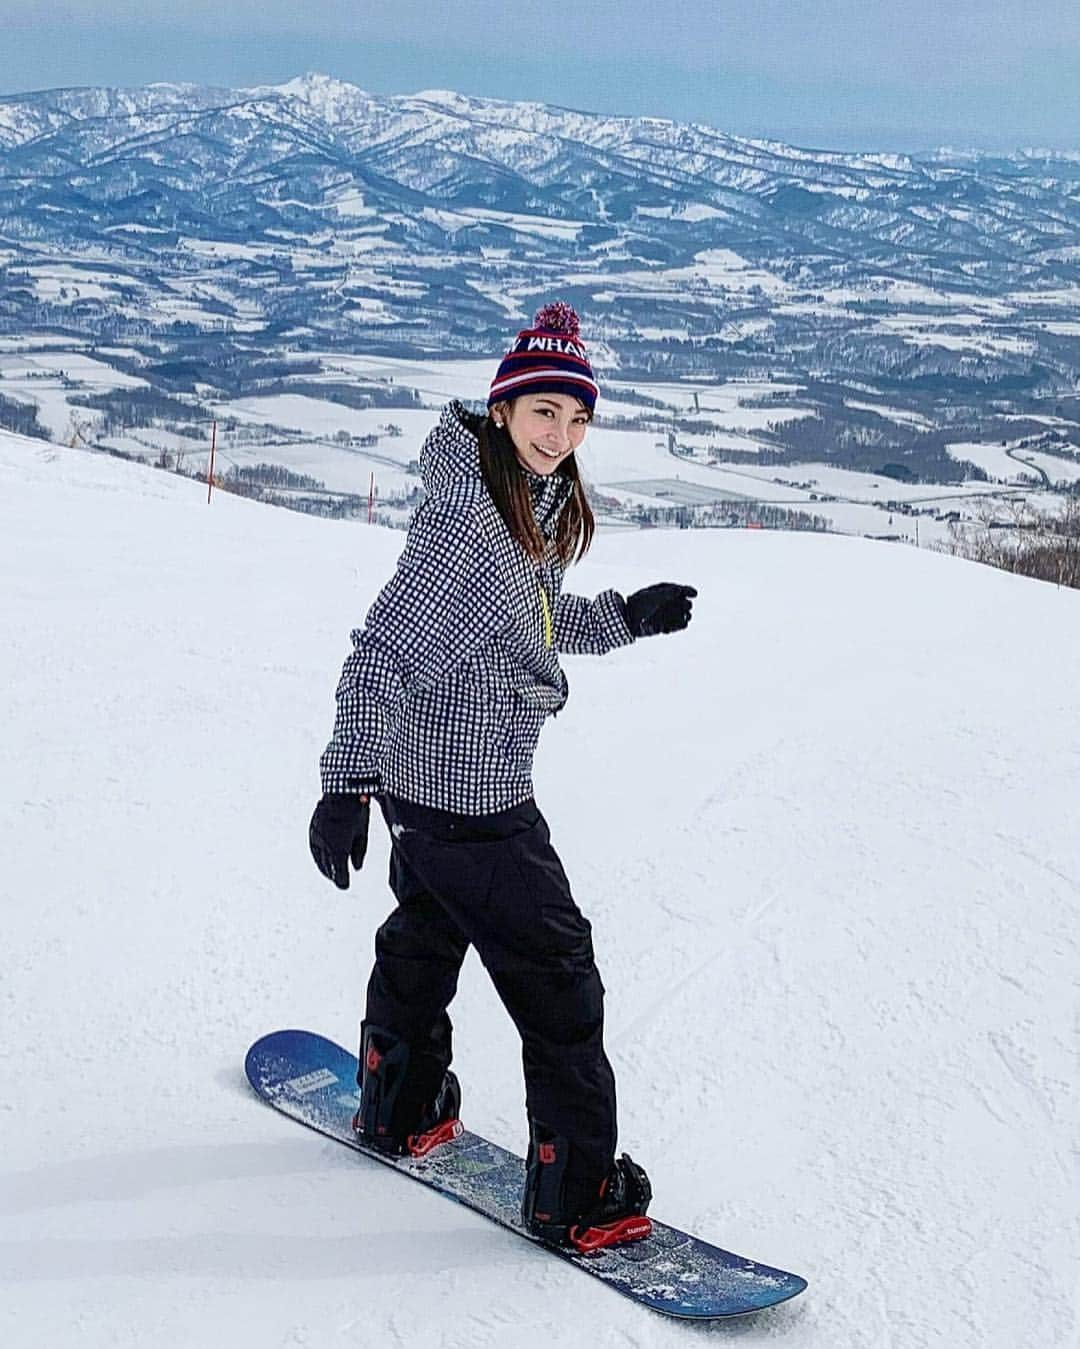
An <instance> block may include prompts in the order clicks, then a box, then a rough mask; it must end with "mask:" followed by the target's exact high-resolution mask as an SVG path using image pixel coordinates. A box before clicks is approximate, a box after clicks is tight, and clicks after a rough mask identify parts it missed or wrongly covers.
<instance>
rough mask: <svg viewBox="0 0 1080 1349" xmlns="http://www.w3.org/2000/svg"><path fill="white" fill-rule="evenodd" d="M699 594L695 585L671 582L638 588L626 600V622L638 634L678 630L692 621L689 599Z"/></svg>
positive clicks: (649, 635) (650, 634)
mask: <svg viewBox="0 0 1080 1349" xmlns="http://www.w3.org/2000/svg"><path fill="white" fill-rule="evenodd" d="M696 594H697V591H696V590H695V589H694V587H693V586H680V585H675V584H674V583H673V582H671V581H661V582H659V584H658V585H654V586H646V587H645V589H644V590H635V591H634V593H633V594H632V595H628V596H627V597H626V599H625V600H624V601H623V603H624V605H625V606H626V625H627V627H628V628H629V629H630V631H631V632H632V633H633V634H634V636H635V637H655V636H656V634H657V633H658V632H678V631H679V630H680V629H682V628H685V627H686V625H687V623H689V622H690V601H691V600H692V599H693V598H694V596H695V595H696Z"/></svg>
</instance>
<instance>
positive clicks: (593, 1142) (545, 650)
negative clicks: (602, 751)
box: [310, 303, 696, 1249]
mask: <svg viewBox="0 0 1080 1349" xmlns="http://www.w3.org/2000/svg"><path fill="white" fill-rule="evenodd" d="M596 397H597V387H596V381H595V379H594V377H593V372H592V368H591V366H590V365H589V361H588V357H587V355H586V352H585V348H584V347H583V346H582V344H581V341H580V338H579V333H578V321H577V315H576V314H575V313H574V311H573V309H572V308H570V306H569V305H566V304H562V303H555V304H552V305H548V306H546V307H545V308H544V309H542V310H540V312H539V313H538V314H537V315H536V318H535V320H534V323H533V326H532V327H531V328H527V329H524V330H523V331H522V332H520V333H519V334H518V336H517V339H516V341H515V343H514V345H513V347H512V348H511V350H510V351H509V352H508V353H507V355H506V356H505V357H504V359H503V361H502V363H501V364H500V366H499V369H498V371H497V373H496V375H495V378H494V380H493V381H492V384H491V390H490V394H489V397H488V415H487V417H481V416H479V415H477V414H473V413H470V412H468V411H467V410H466V409H465V408H464V407H463V406H462V404H460V403H458V402H452V403H450V404H448V405H447V407H446V408H445V409H444V410H443V413H442V417H441V419H440V421H439V424H438V425H437V426H436V427H435V429H434V430H433V431H432V432H431V434H430V435H429V436H428V438H427V440H426V441H425V443H424V446H423V449H422V450H421V457H420V463H421V474H422V476H423V479H424V486H425V488H426V490H427V498H426V500H425V501H424V503H423V505H422V506H421V507H420V509H419V510H418V511H417V513H416V516H415V517H414V519H413V522H412V525H411V527H410V529H409V534H408V539H407V541H406V544H405V549H404V551H403V553H402V555H401V558H400V560H399V562H398V566H397V571H396V573H395V575H394V577H393V578H392V579H391V580H390V582H389V583H388V584H387V585H386V587H385V588H384V589H383V591H382V592H381V594H380V595H379V596H378V598H377V599H376V601H375V603H374V604H373V605H372V608H371V610H370V612H369V613H368V616H367V621H366V624H365V626H364V627H363V628H361V629H358V630H357V631H355V632H354V633H353V634H352V640H353V651H352V653H351V654H350V656H349V657H348V659H347V660H346V662H345V667H344V670H343V672H342V676H341V681H340V683H339V685H338V690H337V718H336V722H335V726H334V735H333V739H332V740H331V741H330V744H329V745H328V746H327V748H326V751H325V753H324V754H323V756H322V760H321V768H322V785H323V792H324V795H323V797H322V800H321V801H320V802H319V804H318V806H317V807H316V810H315V814H314V816H313V817H312V821H311V830H310V842H311V851H312V855H313V856H314V858H315V861H316V863H317V865H318V866H319V869H320V870H321V871H322V872H323V874H324V875H326V876H327V877H328V878H330V879H331V880H333V881H334V882H336V884H337V885H338V886H340V887H341V888H342V889H347V888H348V885H349V861H350V859H351V861H352V865H353V866H354V867H356V868H359V867H360V865H361V864H362V862H363V859H364V854H365V851H366V848H367V832H368V815H369V798H370V797H371V796H375V797H376V798H377V799H378V801H379V805H380V807H381V809H382V812H383V815H384V817H385V819H386V822H387V825H388V827H389V829H390V835H391V857H390V885H391V888H392V890H393V892H394V895H395V897H396V899H397V901H398V906H397V908H396V909H395V910H394V912H393V913H392V914H391V915H390V917H389V918H388V919H387V920H386V922H385V923H384V924H383V925H382V927H381V928H380V929H379V932H378V934H377V937H376V943H375V949H376V954H375V968H374V969H373V971H372V974H371V979H370V981H369V984H368V990H367V1007H366V1014H365V1017H364V1021H363V1025H362V1029H361V1046H360V1063H361V1071H360V1086H361V1093H360V1108H359V1110H358V1111H357V1113H356V1119H355V1121H354V1124H355V1127H356V1129H357V1131H358V1132H359V1133H360V1134H361V1135H362V1136H363V1138H364V1140H365V1141H366V1142H368V1143H369V1144H371V1145H373V1146H375V1147H378V1148H381V1149H384V1150H386V1151H390V1152H395V1153H412V1154H413V1155H421V1154H422V1153H423V1152H425V1151H428V1150H429V1149H430V1148H431V1147H434V1146H437V1145H438V1144H440V1143H442V1142H444V1141H445V1140H447V1139H448V1138H452V1137H454V1136H455V1134H456V1133H457V1132H460V1128H461V1126H460V1124H459V1123H458V1111H459V1107H460V1101H461V1094H460V1090H459V1088H458V1083H457V1079H456V1077H455V1076H454V1074H453V1073H452V1072H450V1071H449V1064H450V1058H451V1025H450V1019H449V1017H448V1016H447V1012H446V1009H447V1007H448V1005H449V1003H450V1001H451V999H452V998H453V996H454V993H455V991H456V987H457V979H458V973H459V971H460V968H461V963H462V961H463V959H464V957H465V952H466V950H467V949H468V947H469V945H470V944H471V945H474V946H475V947H476V949H477V952H478V954H479V956H480V958H481V960H482V961H483V962H484V965H485V966H486V968H487V970H488V973H489V974H490V975H491V978H492V980H493V981H494V984H495V987H496V989H497V991H498V993H499V996H500V998H501V999H502V1001H503V1003H504V1005H505V1007H506V1009H507V1011H508V1012H509V1013H510V1015H511V1017H512V1018H513V1020H514V1022H515V1024H516V1026H517V1028H518V1031H519V1032H520V1034H521V1039H522V1056H523V1062H524V1070H525V1085H526V1105H527V1111H528V1116H529V1150H528V1159H527V1177H526V1184H525V1193H524V1197H523V1201H522V1216H523V1221H524V1222H525V1225H526V1226H527V1227H528V1228H529V1230H530V1231H532V1232H533V1233H535V1234H536V1235H539V1236H541V1237H542V1238H543V1239H545V1240H548V1241H552V1242H572V1243H573V1244H576V1245H578V1246H579V1247H581V1248H583V1249H585V1248H594V1247H596V1246H598V1245H607V1244H612V1243H614V1242H616V1241H626V1240H634V1239H637V1238H638V1237H641V1236H645V1235H647V1234H648V1231H649V1223H648V1219H646V1218H644V1216H643V1215H644V1213H645V1210H646V1208H647V1207H648V1203H649V1199H650V1194H651V1192H650V1187H649V1182H648V1179H647V1178H646V1176H645V1173H644V1171H643V1170H642V1169H641V1167H639V1166H636V1165H635V1164H634V1163H633V1162H632V1161H631V1160H630V1159H629V1158H628V1157H627V1156H626V1155H625V1154H624V1155H623V1157H622V1158H620V1159H619V1160H618V1161H616V1159H615V1139H616V1127H615V1082H614V1078H613V1075H612V1071H611V1066H610V1064H609V1063H608V1060H607V1057H606V1055H605V1053H604V1046H603V992H604V990H603V985H602V984H601V982H600V976H599V974H598V973H597V970H596V965H595V963H594V960H593V949H592V938H591V929H590V926H589V923H588V921H587V920H586V919H585V918H584V917H583V916H582V914H581V912H580V911H579V909H578V907H577V905H576V904H575V902H574V900H573V897H572V896H571V893H570V886H569V883H568V881H567V879H566V875H565V873H564V872H563V869H562V865H561V863H560V862H559V859H558V856H557V855H556V853H555V851H554V849H553V848H552V846H551V841H550V837H549V834H548V827H547V824H546V822H545V820H544V817H543V816H542V815H541V814H540V811H539V810H538V809H537V806H536V803H535V801H534V800H533V791H532V780H531V771H532V757H533V751H534V749H535V747H536V742H537V739H538V737H539V733H540V728H541V725H542V724H543V722H544V720H545V718H546V717H548V716H549V715H554V714H555V713H557V712H558V711H559V709H560V708H561V707H562V706H563V704H564V703H565V702H566V698H567V693H568V689H567V683H566V678H565V676H564V674H563V672H562V669H561V667H560V664H559V653H560V652H563V651H569V652H591V653H594V654H597V655H601V654H603V653H605V652H607V651H611V650H613V649H614V648H615V647H619V646H624V645H627V644H628V643H630V642H632V641H634V640H635V639H636V638H638V637H642V636H647V635H651V634H653V633H658V632H673V631H675V630H677V629H679V628H684V627H685V626H686V625H687V623H688V622H689V621H690V612H691V609H690V601H691V599H692V597H693V596H694V595H695V594H696V591H694V590H693V589H692V588H691V587H689V586H679V585H672V584H667V583H664V584H660V585H655V586H649V587H648V588H647V589H645V590H640V591H638V592H636V593H635V594H633V595H631V596H629V598H628V599H625V600H624V599H623V597H622V596H621V595H620V594H619V593H618V592H617V591H615V590H607V591H604V592H603V593H602V594H601V595H598V596H597V598H596V599H593V600H589V599H584V598H582V597H580V596H576V595H569V594H562V593H561V586H562V578H563V572H564V571H565V569H566V567H567V565H568V564H569V562H570V561H571V560H574V559H575V558H576V557H580V556H581V555H582V554H583V553H584V552H585V550H586V549H587V548H588V547H589V544H590V542H591V540H592V536H593V532H594V521H593V515H592V512H591V510H590V509H589V503H588V501H587V500H586V497H585V492H584V489H583V486H582V482H581V478H580V476H579V473H578V467H577V463H576V461H575V458H574V452H575V450H576V449H577V448H578V446H579V445H580V444H581V442H582V441H583V440H584V438H585V432H586V429H587V427H588V424H589V422H590V421H591V420H592V416H593V409H594V406H595V403H596Z"/></svg>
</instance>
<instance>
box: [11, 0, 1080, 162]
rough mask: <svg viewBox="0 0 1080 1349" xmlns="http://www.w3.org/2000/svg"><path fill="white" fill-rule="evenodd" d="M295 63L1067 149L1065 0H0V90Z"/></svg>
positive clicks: (751, 121)
mask: <svg viewBox="0 0 1080 1349" xmlns="http://www.w3.org/2000/svg"><path fill="white" fill-rule="evenodd" d="M306 71H321V72H324V73H326V74H329V75H334V76H336V77H338V78H339V79H344V80H350V81H352V82H353V83H355V84H358V85H360V86H361V87H362V88H364V89H367V90H370V91H371V92H373V93H411V92H415V91H417V90H420V89H431V88H448V89H458V90H460V91H462V92H464V93H470V94H477V95H481V96H485V95H486V96H489V97H493V98H507V99H530V100H536V101H540V102H547V103H556V104H560V105H562V106H564V107H571V108H581V109H584V110H588V111H595V112H606V113H614V114H620V113H621V114H644V115H649V116H655V117H669V118H672V119H674V120H676V121H696V122H704V123H707V124H708V125H710V126H716V127H719V128H721V129H723V130H726V131H731V132H735V133H737V134H742V135H755V136H761V135H765V136H776V137H779V138H782V139H785V140H790V141H793V142H794V143H796V144H804V145H814V146H830V147H836V148H838V149H853V148H860V147H862V148H868V149H878V148H881V149H911V150H919V149H925V148H930V147H934V146H939V145H953V146H974V147H979V148H1003V149H1004V148H1012V147H1017V146H1032V145H1034V146H1048V147H1053V148H1061V149H1078V150H1080V4H1077V3H1076V0H1072V2H1071V3H1065V2H1064V0H1055V2H1053V3H1051V0H1011V3H1008V4H1007V5H1006V4H1003V3H1002V2H1001V0H892V3H877V0H814V3H806V0H755V2H754V3H750V2H749V0H735V2H734V3H724V0H673V6H672V8H671V9H668V7H667V6H666V5H664V4H662V3H661V0H575V3H562V4H560V3H557V0H548V2H547V3H538V0H511V2H510V3H507V2H506V0H461V2H460V3H448V4H441V5H440V4H438V3H433V2H432V0H428V3H420V2H418V0H391V3H386V0H382V3H369V2H368V0H352V2H351V3H346V2H345V0H321V2H320V3H317V5H316V6H315V8H314V10H313V11H309V10H307V9H306V8H305V7H304V6H302V5H300V4H298V3H296V0H289V3H284V2H283V0H258V2H257V3H256V0H226V3H222V0H186V3H185V0H175V3H162V2H161V0H141V2H139V0H111V2H110V3H105V0H4V7H3V42H2V45H0V93H15V92H20V91H25V90H30V89H44V88H53V87H56V86H60V85H72V84H80V85H97V84H110V85H132V84H145V83H149V82H151V81H155V80H169V81H172V80H175V81H193V82H196V83H205V84H224V85H228V86H231V87H243V86H247V85H253V84H265V83H278V82H282V81H285V80H287V79H290V78H291V77H292V76H294V75H299V74H303V73H305V72H306Z"/></svg>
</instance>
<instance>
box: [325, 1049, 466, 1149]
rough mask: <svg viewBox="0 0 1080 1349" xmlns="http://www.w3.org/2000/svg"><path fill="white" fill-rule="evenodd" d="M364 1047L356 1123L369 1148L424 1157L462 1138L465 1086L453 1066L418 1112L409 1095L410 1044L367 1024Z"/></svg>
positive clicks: (355, 1116) (354, 1123) (362, 1050)
mask: <svg viewBox="0 0 1080 1349" xmlns="http://www.w3.org/2000/svg"><path fill="white" fill-rule="evenodd" d="M360 1051H361V1055H362V1063H363V1069H362V1073H361V1082H360V1108H359V1109H358V1110H357V1112H356V1114H355V1115H354V1116H353V1122H352V1123H353V1128H354V1129H355V1130H356V1132H357V1134H359V1136H360V1138H361V1139H362V1140H363V1141H364V1143H365V1144H367V1146H368V1147H371V1148H375V1149H376V1150H377V1151H379V1152H385V1153H387V1154H389V1155H390V1156H394V1157H423V1156H425V1155H426V1154H427V1153H429V1152H430V1151H431V1150H432V1148H436V1147H438V1146H439V1144H440V1143H448V1142H449V1141H450V1140H451V1139H453V1138H459V1137H460V1136H461V1134H462V1133H463V1132H464V1130H463V1128H462V1124H461V1120H460V1118H459V1116H460V1114H461V1087H460V1086H459V1085H458V1080H457V1077H456V1075H455V1074H454V1073H452V1072H450V1070H449V1069H447V1071H446V1074H445V1075H444V1077H443V1080H442V1085H441V1086H440V1087H439V1090H438V1091H437V1092H436V1094H435V1097H434V1099H432V1100H431V1101H429V1102H428V1103H427V1104H426V1105H423V1106H421V1107H420V1108H419V1110H417V1108H416V1107H415V1105H410V1103H409V1101H408V1099H407V1096H406V1091H407V1087H408V1068H409V1058H410V1054H409V1046H408V1044H407V1042H406V1041H404V1040H400V1039H398V1037H397V1036H396V1035H392V1034H390V1033H389V1032H388V1031H383V1030H380V1029H379V1027H378V1026H365V1027H364V1037H363V1042H362V1043H361V1046H360Z"/></svg>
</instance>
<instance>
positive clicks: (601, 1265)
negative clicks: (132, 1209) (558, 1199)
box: [244, 1030, 806, 1321]
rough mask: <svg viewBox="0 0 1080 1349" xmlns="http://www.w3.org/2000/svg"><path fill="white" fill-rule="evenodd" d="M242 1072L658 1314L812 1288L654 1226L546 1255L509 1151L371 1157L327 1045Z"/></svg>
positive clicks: (270, 1098) (472, 1142)
mask: <svg viewBox="0 0 1080 1349" xmlns="http://www.w3.org/2000/svg"><path fill="white" fill-rule="evenodd" d="M244 1068H245V1071H246V1072H247V1076H248V1081H249V1082H250V1083H251V1085H252V1087H254V1089H255V1091H256V1092H257V1093H258V1094H259V1095H260V1096H261V1097H262V1098H263V1100H265V1101H267V1102H269V1104H270V1105H272V1106H273V1107H274V1108H275V1109H276V1110H280V1111H281V1112H282V1113H283V1114H285V1115H288V1116H290V1117H291V1118H292V1119H295V1120H298V1121H299V1122H300V1123H301V1124H305V1125H307V1127H308V1128H310V1129H315V1130H317V1131H318V1132H319V1133H321V1134H325V1135H326V1137H328V1138H333V1139H335V1140H336V1141H337V1142H339V1143H344V1144H345V1146H346V1147H349V1148H352V1149H353V1150H354V1151H355V1152H359V1153H362V1154H363V1155H364V1156H365V1157H371V1158H373V1159H374V1160H375V1161H378V1162H380V1163H382V1164H383V1165H384V1166H391V1167H393V1168H394V1170H395V1171H401V1172H402V1173H403V1174H405V1175H407V1176H410V1177H411V1178H412V1179H413V1180H418V1181H420V1183H421V1184H422V1185H427V1186H429V1187H430V1188H431V1189H433V1190H436V1191H438V1193H439V1194H442V1195H445V1196H446V1197H447V1198H449V1199H453V1200H455V1201H456V1202H457V1203H459V1204H464V1205H465V1206H466V1207H467V1208H471V1209H473V1210H474V1211H475V1212H477V1213H481V1214H483V1215H484V1217H485V1218H490V1219H491V1220H492V1221H493V1222H496V1223H498V1224H499V1225H500V1226H502V1227H506V1228H509V1229H510V1231H512V1232H514V1233H515V1234H516V1235H517V1236H518V1237H520V1238H521V1239H522V1240H524V1241H529V1242H532V1243H533V1244H534V1245H536V1246H539V1247H540V1248H541V1249H542V1250H545V1251H549V1252H551V1254H553V1255H557V1256H558V1257H559V1258H560V1259H562V1260H565V1261H567V1262H568V1263H569V1264H571V1265H576V1266H577V1267H578V1269H580V1270H583V1271H584V1272H585V1273H586V1274H591V1275H592V1276H593V1277H594V1278H597V1279H600V1280H601V1281H602V1282H604V1283H606V1284H608V1285H609V1286H610V1287H612V1288H614V1289H615V1290H616V1291H617V1292H620V1293H623V1294H624V1295H625V1296H627V1297H630V1298H633V1299H634V1301H635V1302H641V1303H643V1304H644V1305H645V1306H647V1307H651V1308H652V1309H653V1310H654V1311H658V1312H664V1313H666V1314H667V1315H668V1316H677V1317H682V1318H686V1319H690V1320H706V1321H707V1320H714V1319H717V1318H722V1317H730V1316H744V1315H746V1314H747V1313H750V1312H758V1311H762V1310H764V1309H765V1308H767V1307H774V1306H776V1305H777V1304H778V1303H780V1302H786V1301H787V1300H788V1298H792V1297H795V1296H796V1295H797V1294H798V1293H801V1292H802V1291H803V1289H804V1288H805V1287H806V1280H805V1279H801V1278H800V1277H799V1276H798V1275H797V1274H788V1273H786V1272H785V1271H784V1270H782V1269H773V1268H771V1267H770V1266H769V1265H761V1264H758V1263H757V1262H756V1261H753V1260H747V1259H746V1258H744V1257H743V1256H741V1255H734V1254H732V1252H730V1251H724V1250H721V1249H720V1247H718V1246H712V1245H710V1244H709V1242H707V1241H702V1240H701V1239H700V1238H698V1237H694V1236H690V1235H689V1234H688V1233H686V1232H680V1231H679V1230H678V1229H677V1228H674V1227H668V1226H667V1225H666V1224H664V1223H661V1222H657V1221H656V1219H653V1232H652V1236H650V1237H648V1238H646V1239H645V1240H644V1241H639V1242H634V1243H632V1244H628V1245H625V1246H614V1247H610V1248H609V1249H608V1250H606V1251H602V1252H599V1253H598V1254H595V1255H580V1254H579V1253H578V1252H577V1251H574V1250H570V1249H562V1248H560V1247H555V1246H549V1245H547V1244H546V1243H545V1242H542V1241H540V1240H538V1239H537V1238H536V1237H534V1236H532V1235H531V1233H529V1232H526V1231H525V1229H524V1228H523V1227H522V1225H521V1220H520V1217H519V1214H518V1208H519V1205H520V1202H521V1190H522V1185H523V1183H524V1178H525V1163H524V1162H523V1160H522V1159H521V1158H520V1157H517V1156H515V1155H514V1153H512V1152H507V1151H506V1149H505V1148H501V1147H498V1146H497V1145H496V1144H495V1143H489V1142H488V1141H487V1139H484V1138H481V1137H480V1136H479V1135H478V1134H474V1133H469V1132H468V1130H466V1131H465V1132H464V1133H463V1134H462V1135H461V1137H460V1138H457V1139H455V1140H454V1141H453V1142H451V1143H446V1144H443V1145H442V1146H441V1147H438V1148H436V1149H435V1150H434V1152H432V1153H430V1154H429V1155H428V1156H427V1157H422V1158H417V1159H414V1158H408V1157H387V1156H385V1155H384V1154H382V1153H380V1152H376V1151H373V1150H371V1149H368V1148H365V1147H364V1146H363V1144H362V1143H361V1142H360V1141H359V1139H358V1138H357V1136H356V1134H355V1133H354V1132H353V1129H352V1117H353V1113H354V1112H355V1110H356V1105H357V1098H358V1090H357V1086H356V1071H357V1062H356V1057H355V1056H354V1055H353V1054H350V1053H349V1051H348V1050H346V1049H342V1048H341V1046H340V1045H337V1044H334V1042H333V1041H332V1040H327V1039H324V1038H323V1036H321V1035H314V1034H311V1033H310V1032H308V1031H300V1030H283V1031H276V1032H274V1033H273V1034H272V1035H265V1036H263V1038H262V1039H261V1040H258V1041H256V1043H255V1044H253V1045H252V1046H251V1048H250V1049H249V1050H248V1054H247V1059H246V1061H245V1064H244Z"/></svg>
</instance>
